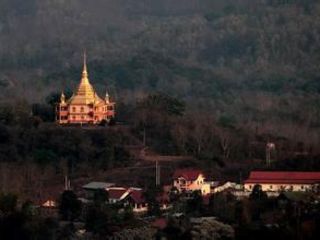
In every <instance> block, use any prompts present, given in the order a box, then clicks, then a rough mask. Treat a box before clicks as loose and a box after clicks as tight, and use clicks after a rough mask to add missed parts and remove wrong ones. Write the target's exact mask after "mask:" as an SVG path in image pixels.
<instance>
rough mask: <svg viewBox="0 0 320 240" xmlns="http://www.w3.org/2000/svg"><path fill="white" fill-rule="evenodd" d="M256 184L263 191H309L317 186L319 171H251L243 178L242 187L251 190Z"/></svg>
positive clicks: (319, 179) (319, 181) (318, 183)
mask: <svg viewBox="0 0 320 240" xmlns="http://www.w3.org/2000/svg"><path fill="white" fill-rule="evenodd" d="M257 184H259V185H261V188H262V191H265V192H281V191H293V192H304V191H311V190H315V189H317V188H319V185H320V172H279V171H275V172H271V171H253V172H251V173H250V175H249V178H248V179H247V180H245V182H244V189H245V191H252V189H253V187H254V185H257Z"/></svg>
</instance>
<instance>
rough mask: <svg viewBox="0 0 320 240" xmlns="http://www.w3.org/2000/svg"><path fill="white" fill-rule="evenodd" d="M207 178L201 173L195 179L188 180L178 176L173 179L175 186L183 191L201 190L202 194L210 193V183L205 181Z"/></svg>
mask: <svg viewBox="0 0 320 240" xmlns="http://www.w3.org/2000/svg"><path fill="white" fill-rule="evenodd" d="M204 180H205V178H204V176H203V175H202V174H199V176H198V178H197V179H196V180H195V181H186V180H185V179H184V178H178V179H175V180H174V181H173V186H174V187H176V188H177V189H178V191H179V192H182V191H197V190H200V191H201V194H202V195H206V194H209V193H210V184H208V183H205V182H204Z"/></svg>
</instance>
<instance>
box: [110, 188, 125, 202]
mask: <svg viewBox="0 0 320 240" xmlns="http://www.w3.org/2000/svg"><path fill="white" fill-rule="evenodd" d="M107 191H108V199H109V203H111V204H113V203H117V202H120V201H121V200H123V199H124V198H125V197H126V196H128V194H130V189H128V188H124V187H110V188H108V189H107Z"/></svg>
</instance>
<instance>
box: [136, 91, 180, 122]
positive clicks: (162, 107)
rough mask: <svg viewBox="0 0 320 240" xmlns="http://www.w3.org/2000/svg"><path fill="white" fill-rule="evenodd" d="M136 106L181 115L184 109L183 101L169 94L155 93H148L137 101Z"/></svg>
mask: <svg viewBox="0 0 320 240" xmlns="http://www.w3.org/2000/svg"><path fill="white" fill-rule="evenodd" d="M138 108H141V109H147V110H148V111H150V112H151V111H159V112H160V113H162V114H167V115H169V116H170V115H174V116H182V115H183V114H184V111H185V103H183V102H182V101H180V100H179V99H177V98H173V97H171V96H169V95H166V94H162V93H156V94H151V95H148V96H147V97H146V98H144V99H142V100H141V101H140V102H139V103H138Z"/></svg>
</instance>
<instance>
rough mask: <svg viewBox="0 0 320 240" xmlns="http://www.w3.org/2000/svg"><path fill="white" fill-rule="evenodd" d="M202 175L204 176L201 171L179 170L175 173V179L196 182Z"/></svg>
mask: <svg viewBox="0 0 320 240" xmlns="http://www.w3.org/2000/svg"><path fill="white" fill-rule="evenodd" d="M200 174H203V173H202V172H201V171H200V170H197V169H178V170H176V171H175V172H174V174H173V178H174V179H176V178H179V177H183V178H184V179H186V180H188V181H194V180H196V179H197V178H198V176H199V175H200Z"/></svg>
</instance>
